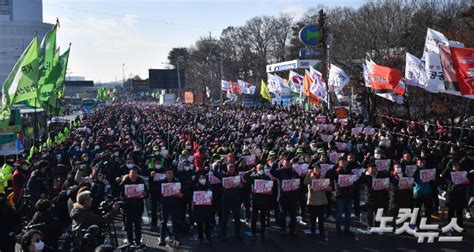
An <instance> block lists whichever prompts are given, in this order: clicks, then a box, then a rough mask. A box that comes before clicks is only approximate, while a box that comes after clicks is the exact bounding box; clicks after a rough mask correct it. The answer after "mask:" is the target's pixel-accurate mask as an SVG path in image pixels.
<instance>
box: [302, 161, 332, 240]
mask: <svg viewBox="0 0 474 252" xmlns="http://www.w3.org/2000/svg"><path fill="white" fill-rule="evenodd" d="M315 179H324V176H323V175H322V174H321V170H320V167H319V166H318V165H316V164H315V165H313V166H312V169H310V170H308V174H306V177H305V178H304V184H305V185H306V186H307V187H308V200H307V205H308V210H309V213H310V221H309V222H310V225H311V234H313V235H314V234H316V218H318V228H319V235H320V236H321V238H323V239H324V238H325V236H326V234H325V232H324V219H325V217H324V213H325V208H326V206H327V205H328V199H327V197H326V191H316V190H315V189H316V188H313V186H312V181H313V180H315ZM328 189H329V190H330V188H328Z"/></svg>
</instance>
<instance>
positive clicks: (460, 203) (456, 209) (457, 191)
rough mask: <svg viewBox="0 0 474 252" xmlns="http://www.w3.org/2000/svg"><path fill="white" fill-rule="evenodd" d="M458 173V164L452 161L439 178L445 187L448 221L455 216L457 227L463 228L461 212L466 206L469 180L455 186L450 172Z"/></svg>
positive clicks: (459, 168)
mask: <svg viewBox="0 0 474 252" xmlns="http://www.w3.org/2000/svg"><path fill="white" fill-rule="evenodd" d="M459 171H461V166H460V164H459V162H458V161H457V160H453V162H451V163H450V164H448V167H447V168H446V169H445V170H444V171H443V173H442V174H441V175H440V177H441V178H443V179H444V183H445V185H446V206H447V207H448V218H449V221H451V219H452V218H453V217H455V216H456V221H457V224H458V226H460V227H462V228H463V227H464V223H463V211H464V208H466V206H467V199H466V193H467V187H468V184H469V182H468V181H469V180H466V183H461V184H455V183H454V181H453V178H452V175H451V174H452V173H451V172H459ZM466 179H467V178H466Z"/></svg>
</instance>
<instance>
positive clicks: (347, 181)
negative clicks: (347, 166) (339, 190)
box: [337, 174, 357, 187]
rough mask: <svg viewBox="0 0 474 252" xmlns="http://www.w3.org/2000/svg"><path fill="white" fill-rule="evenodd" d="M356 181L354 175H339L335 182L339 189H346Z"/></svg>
mask: <svg viewBox="0 0 474 252" xmlns="http://www.w3.org/2000/svg"><path fill="white" fill-rule="evenodd" d="M356 180H357V176H356V175H348V174H340V175H339V176H338V180H337V186H339V187H348V186H352V185H353V184H354V182H355V181H356Z"/></svg>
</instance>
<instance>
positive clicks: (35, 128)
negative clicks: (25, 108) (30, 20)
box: [33, 31, 38, 146]
mask: <svg viewBox="0 0 474 252" xmlns="http://www.w3.org/2000/svg"><path fill="white" fill-rule="evenodd" d="M35 38H36V39H38V31H36V32H35ZM35 88H36V97H35V107H34V113H35V117H34V125H33V146H36V137H37V132H36V131H37V129H38V122H37V120H38V119H37V113H36V106H37V104H36V102H37V100H38V79H37V80H36V81H35Z"/></svg>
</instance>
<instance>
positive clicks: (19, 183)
mask: <svg viewBox="0 0 474 252" xmlns="http://www.w3.org/2000/svg"><path fill="white" fill-rule="evenodd" d="M15 167H16V169H15V172H14V173H13V176H12V187H13V195H14V196H13V197H14V200H15V202H17V201H18V199H20V197H21V195H22V193H23V188H24V187H25V185H26V182H28V179H29V178H30V172H29V166H28V164H27V163H26V162H25V161H24V160H18V161H17V162H16V163H15Z"/></svg>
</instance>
